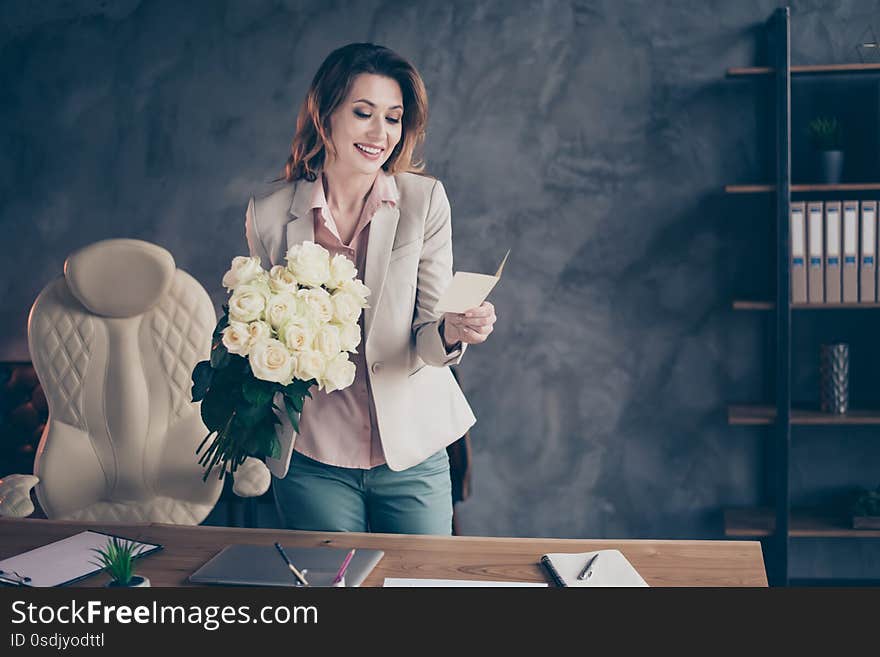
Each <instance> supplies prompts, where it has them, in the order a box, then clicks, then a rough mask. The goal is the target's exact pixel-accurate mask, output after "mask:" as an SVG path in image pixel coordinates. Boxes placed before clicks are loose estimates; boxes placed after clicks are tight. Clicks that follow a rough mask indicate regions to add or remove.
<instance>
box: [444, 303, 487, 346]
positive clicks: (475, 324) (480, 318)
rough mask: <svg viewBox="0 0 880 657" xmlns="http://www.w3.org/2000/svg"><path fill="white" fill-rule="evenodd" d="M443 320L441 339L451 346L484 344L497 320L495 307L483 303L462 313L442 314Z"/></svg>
mask: <svg viewBox="0 0 880 657" xmlns="http://www.w3.org/2000/svg"><path fill="white" fill-rule="evenodd" d="M443 319H444V322H443V339H444V340H445V341H446V344H447V345H453V344H455V343H456V342H463V343H464V344H479V343H480V342H485V341H486V338H488V337H489V334H490V333H491V332H492V330H493V328H494V325H495V320H496V319H497V318H496V317H495V306H493V305H492V304H491V303H489V302H488V301H484V302H483V303H482V304H480V306H479V307H478V308H470V309H468V310H466V311H465V312H464V313H444V314H443Z"/></svg>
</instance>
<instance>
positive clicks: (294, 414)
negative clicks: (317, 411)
mask: <svg viewBox="0 0 880 657" xmlns="http://www.w3.org/2000/svg"><path fill="white" fill-rule="evenodd" d="M284 409H285V410H286V411H287V417H288V418H290V423H291V424H292V425H293V430H294V431H296V432H297V433H299V414H300V413H301V412H302V399H301V398H300V399H299V408H298V409H297V407H296V404H295V403H294V400H293V399H291V398H290V397H288V396H287V395H284Z"/></svg>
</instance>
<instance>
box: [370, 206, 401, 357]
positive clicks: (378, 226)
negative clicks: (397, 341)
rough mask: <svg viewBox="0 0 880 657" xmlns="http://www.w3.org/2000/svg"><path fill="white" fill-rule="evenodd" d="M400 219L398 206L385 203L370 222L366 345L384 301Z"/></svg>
mask: <svg viewBox="0 0 880 657" xmlns="http://www.w3.org/2000/svg"><path fill="white" fill-rule="evenodd" d="M399 219H400V210H398V208H397V206H396V205H390V204H388V203H383V204H382V205H381V206H380V207H379V209H378V210H377V211H376V214H375V215H373V218H372V219H371V220H370V237H369V242H368V244H367V264H366V271H365V272H364V285H366V286H367V287H368V288H370V296H369V298H368V300H367V303H369V304H370V307H369V308H367V309H365V310H364V344H366V342H367V340H368V339H369V337H370V331H371V329H372V328H373V316H374V313H375V312H376V308H378V307H379V302H380V301H381V300H382V292H383V291H384V289H385V276H386V275H387V274H388V261H389V259H390V258H391V247H392V245H393V244H394V236H395V235H396V234H397V222H398V220H399Z"/></svg>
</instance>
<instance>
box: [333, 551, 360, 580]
mask: <svg viewBox="0 0 880 657" xmlns="http://www.w3.org/2000/svg"><path fill="white" fill-rule="evenodd" d="M356 551H357V548H351V550H349V552H348V554H347V555H345V559H344V560H343V562H342V565H341V566H340V567H339V572H338V573H336V577H334V578H333V583H334V584H338V583H339V582H341V581H342V578H343V577H345V571H346V570H348V564H350V563H351V558H352V557H353V556H354V553H355V552H356Z"/></svg>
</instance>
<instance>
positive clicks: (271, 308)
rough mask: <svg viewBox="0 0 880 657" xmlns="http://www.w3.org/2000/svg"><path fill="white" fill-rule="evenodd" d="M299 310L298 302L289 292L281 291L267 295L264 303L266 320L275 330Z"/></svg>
mask: <svg viewBox="0 0 880 657" xmlns="http://www.w3.org/2000/svg"><path fill="white" fill-rule="evenodd" d="M298 311H299V302H298V300H297V298H296V297H295V296H294V295H293V294H291V293H290V292H281V293H280V294H273V295H272V296H271V297H269V303H267V304H266V321H268V322H269V326H271V327H272V328H273V329H275V330H276V331H277V330H278V329H279V328H280V327H281V326H283V325H284V324H286V323H287V322H288V321H290V319H291V318H292V317H294V316H295V315H296V314H297V312H298Z"/></svg>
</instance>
